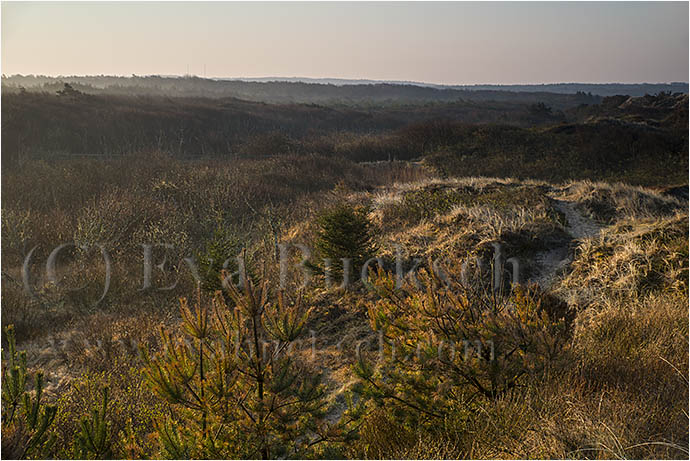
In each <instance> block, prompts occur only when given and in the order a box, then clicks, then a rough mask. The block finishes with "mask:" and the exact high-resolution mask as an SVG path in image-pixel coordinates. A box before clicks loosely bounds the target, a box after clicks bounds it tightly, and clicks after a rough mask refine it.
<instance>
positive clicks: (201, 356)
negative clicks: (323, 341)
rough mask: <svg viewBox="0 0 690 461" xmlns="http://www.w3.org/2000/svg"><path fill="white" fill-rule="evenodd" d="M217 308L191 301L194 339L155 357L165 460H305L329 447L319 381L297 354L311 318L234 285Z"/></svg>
mask: <svg viewBox="0 0 690 461" xmlns="http://www.w3.org/2000/svg"><path fill="white" fill-rule="evenodd" d="M226 289H227V290H228V293H229V296H230V298H231V301H232V304H231V305H228V304H227V303H226V301H225V298H224V297H223V296H221V295H220V293H216V296H215V298H214V299H213V303H212V304H213V305H212V308H207V307H205V306H203V305H202V301H201V294H200V293H199V295H198V300H197V305H196V306H195V307H194V308H191V307H189V305H188V304H187V301H186V300H184V299H183V300H182V302H181V313H182V319H183V322H182V329H183V331H184V334H185V336H184V338H175V337H173V336H172V335H171V334H170V333H167V332H163V335H162V339H163V350H162V351H161V352H160V353H158V354H156V355H154V356H150V355H149V353H148V352H146V354H145V357H146V362H147V367H146V370H145V373H146V376H147V378H148V380H149V382H150V384H151V385H152V388H153V390H154V391H155V392H156V394H157V395H159V396H160V397H161V398H162V399H164V400H165V401H166V402H168V403H169V404H170V416H169V417H167V418H165V419H163V418H161V419H160V420H159V421H158V439H159V442H160V444H161V448H162V453H161V454H162V455H165V456H171V457H173V458H178V459H179V458H181V459H185V458H206V457H212V458H226V459H227V458H259V457H260V458H263V459H267V458H273V457H287V456H298V457H304V456H305V455H307V454H309V453H310V451H311V450H312V447H313V445H315V444H316V443H318V442H320V441H325V440H328V438H329V436H330V434H329V433H328V432H327V431H326V432H324V427H325V429H328V426H323V425H320V424H319V420H320V417H321V416H322V412H323V410H324V407H325V400H324V396H325V395H324V388H323V386H322V385H321V384H320V382H319V377H318V376H317V375H316V374H314V373H312V372H310V370H309V368H308V366H307V365H306V364H305V363H304V362H303V361H301V360H299V359H298V356H297V355H296V354H294V353H293V351H292V348H293V346H294V342H295V341H296V340H297V339H298V337H299V336H300V334H301V333H302V330H303V329H304V326H305V324H306V321H307V318H308V315H309V312H310V310H309V309H304V308H303V307H302V305H301V302H300V300H299V299H298V300H297V301H296V302H295V303H294V304H289V303H288V302H287V300H286V299H285V298H284V297H283V295H282V294H278V297H277V302H271V301H269V298H270V294H269V290H268V286H267V284H263V285H261V286H259V287H255V286H254V284H253V283H252V282H251V280H245V284H244V287H243V289H242V291H239V290H237V289H236V288H235V287H234V286H233V285H232V284H227V285H226Z"/></svg>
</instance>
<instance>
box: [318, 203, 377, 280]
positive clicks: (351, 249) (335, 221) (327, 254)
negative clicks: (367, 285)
mask: <svg viewBox="0 0 690 461" xmlns="http://www.w3.org/2000/svg"><path fill="white" fill-rule="evenodd" d="M367 215H368V210H367V209H366V208H363V207H354V206H352V205H349V204H346V203H341V204H338V205H336V206H335V207H334V208H331V209H329V210H328V211H326V212H324V213H323V214H321V216H319V218H318V220H317V223H318V226H319V228H318V231H317V240H316V250H317V252H318V256H319V257H320V258H321V261H320V262H321V263H324V260H328V261H329V262H330V267H329V269H330V274H331V275H333V276H335V277H341V276H343V275H344V274H343V272H344V268H345V265H344V263H343V261H342V258H350V260H351V261H350V271H349V273H348V274H347V275H348V280H352V275H353V274H354V275H355V276H356V274H357V273H358V272H357V271H358V270H359V269H360V268H361V267H362V265H363V264H364V263H365V262H366V261H367V260H368V259H370V258H371V257H372V256H373V254H374V252H375V251H376V245H375V243H374V236H373V229H372V225H371V223H370V221H369V218H368V216H367ZM326 266H327V265H326V264H324V266H323V268H322V269H321V270H322V271H324V272H326Z"/></svg>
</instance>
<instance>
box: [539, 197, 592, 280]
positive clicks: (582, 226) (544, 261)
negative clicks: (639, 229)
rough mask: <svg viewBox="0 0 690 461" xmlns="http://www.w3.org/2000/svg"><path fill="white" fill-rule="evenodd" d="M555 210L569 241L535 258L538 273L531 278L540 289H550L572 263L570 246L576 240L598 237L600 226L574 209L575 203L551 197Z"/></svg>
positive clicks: (542, 252)
mask: <svg viewBox="0 0 690 461" xmlns="http://www.w3.org/2000/svg"><path fill="white" fill-rule="evenodd" d="M551 198H552V199H553V200H554V206H555V208H556V209H557V210H558V211H560V212H561V213H563V215H564V216H565V219H566V226H565V230H566V232H567V233H568V234H569V235H570V237H571V240H570V241H569V242H567V243H566V244H564V245H561V246H558V247H556V248H552V249H550V250H547V251H541V252H539V253H537V255H536V256H535V261H536V263H537V267H538V273H537V274H536V275H535V276H533V277H532V280H531V281H533V282H536V283H538V284H539V286H541V287H542V288H550V287H551V285H552V284H553V282H554V281H555V280H556V278H557V277H558V276H559V275H560V274H561V273H562V271H563V270H565V269H566V268H567V267H568V265H569V264H570V263H571V262H572V258H571V256H570V246H571V244H572V243H573V242H574V241H576V240H582V239H586V238H590V237H595V236H597V235H599V232H600V231H601V226H600V225H599V224H597V223H596V222H595V221H593V220H592V219H590V218H588V217H586V216H584V215H583V214H582V213H581V212H580V211H578V210H577V209H576V208H575V202H572V201H569V200H564V199H562V198H557V197H555V196H554V195H551Z"/></svg>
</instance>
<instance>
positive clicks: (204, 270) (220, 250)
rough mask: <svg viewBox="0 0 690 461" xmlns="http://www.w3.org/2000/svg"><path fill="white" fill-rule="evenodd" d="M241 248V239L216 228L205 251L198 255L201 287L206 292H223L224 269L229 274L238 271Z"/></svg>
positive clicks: (220, 228)
mask: <svg viewBox="0 0 690 461" xmlns="http://www.w3.org/2000/svg"><path fill="white" fill-rule="evenodd" d="M240 246H241V243H240V241H239V239H237V238H236V237H235V236H234V235H232V234H231V233H230V232H228V231H227V230H225V229H223V228H222V227H218V228H216V230H215V231H214V233H213V236H212V237H211V238H210V239H209V240H208V241H207V242H206V246H205V248H204V250H203V251H202V252H199V253H198V255H197V261H198V264H199V276H200V277H201V287H202V288H203V289H204V290H206V291H208V292H210V293H215V292H216V291H218V290H222V288H223V287H222V286H221V272H222V271H223V270H224V269H225V270H228V271H229V272H235V271H236V270H237V269H238V265H237V260H236V257H237V256H238V254H239V251H240Z"/></svg>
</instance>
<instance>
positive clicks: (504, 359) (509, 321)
mask: <svg viewBox="0 0 690 461" xmlns="http://www.w3.org/2000/svg"><path fill="white" fill-rule="evenodd" d="M420 281H421V284H422V288H421V289H420V288H418V287H416V286H415V285H414V284H413V283H411V282H410V283H408V284H406V285H405V286H404V287H403V288H401V289H397V288H396V283H395V278H394V277H393V276H392V275H391V274H388V273H385V272H383V271H381V270H380V271H379V275H378V279H376V280H375V282H374V286H375V288H376V289H377V293H378V295H379V299H378V300H377V301H375V302H371V303H370V304H369V306H368V307H369V319H370V322H371V325H372V328H374V329H375V330H377V331H378V332H379V335H380V338H381V341H382V345H383V348H382V349H381V351H380V353H381V355H380V356H379V357H378V359H379V361H378V363H377V365H376V366H373V365H372V364H371V363H369V362H368V361H367V360H366V359H365V357H363V356H361V357H360V358H359V361H358V363H357V364H356V366H355V372H356V374H357V375H358V376H359V377H360V379H361V389H360V391H361V392H362V394H363V395H364V396H368V397H370V398H372V399H373V401H374V402H376V403H378V404H380V405H381V406H383V407H384V408H386V409H389V410H390V411H392V412H394V413H395V414H396V415H397V416H398V418H404V419H407V420H408V422H410V423H411V424H419V423H420V422H422V421H436V422H438V421H443V419H444V418H445V417H446V416H448V415H449V414H450V412H453V411H468V409H470V408H471V404H472V402H474V401H475V400H476V399H488V400H494V399H496V398H499V397H500V396H502V395H504V394H505V393H507V392H508V391H510V390H511V389H514V388H517V387H519V386H520V385H522V384H523V383H524V382H525V381H526V380H527V379H529V378H530V377H535V376H537V375H539V374H541V373H542V372H544V371H545V370H546V369H547V368H548V367H549V366H550V365H552V364H553V360H554V359H555V358H557V357H558V355H559V351H560V350H561V348H562V347H563V345H564V343H565V340H566V339H567V331H568V325H567V324H568V318H567V312H566V310H567V309H565V308H564V307H563V303H562V302H559V300H557V299H556V298H553V297H551V296H548V295H547V294H545V293H542V292H540V291H539V290H538V289H537V288H536V287H530V288H525V287H522V286H517V287H516V288H515V290H514V291H513V292H512V293H497V292H494V291H493V290H486V289H482V288H481V286H471V285H470V284H463V283H461V282H460V281H453V280H451V278H450V276H448V277H444V280H442V279H441V277H438V276H436V274H435V273H434V272H431V271H430V272H425V271H422V273H421V275H420Z"/></svg>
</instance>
